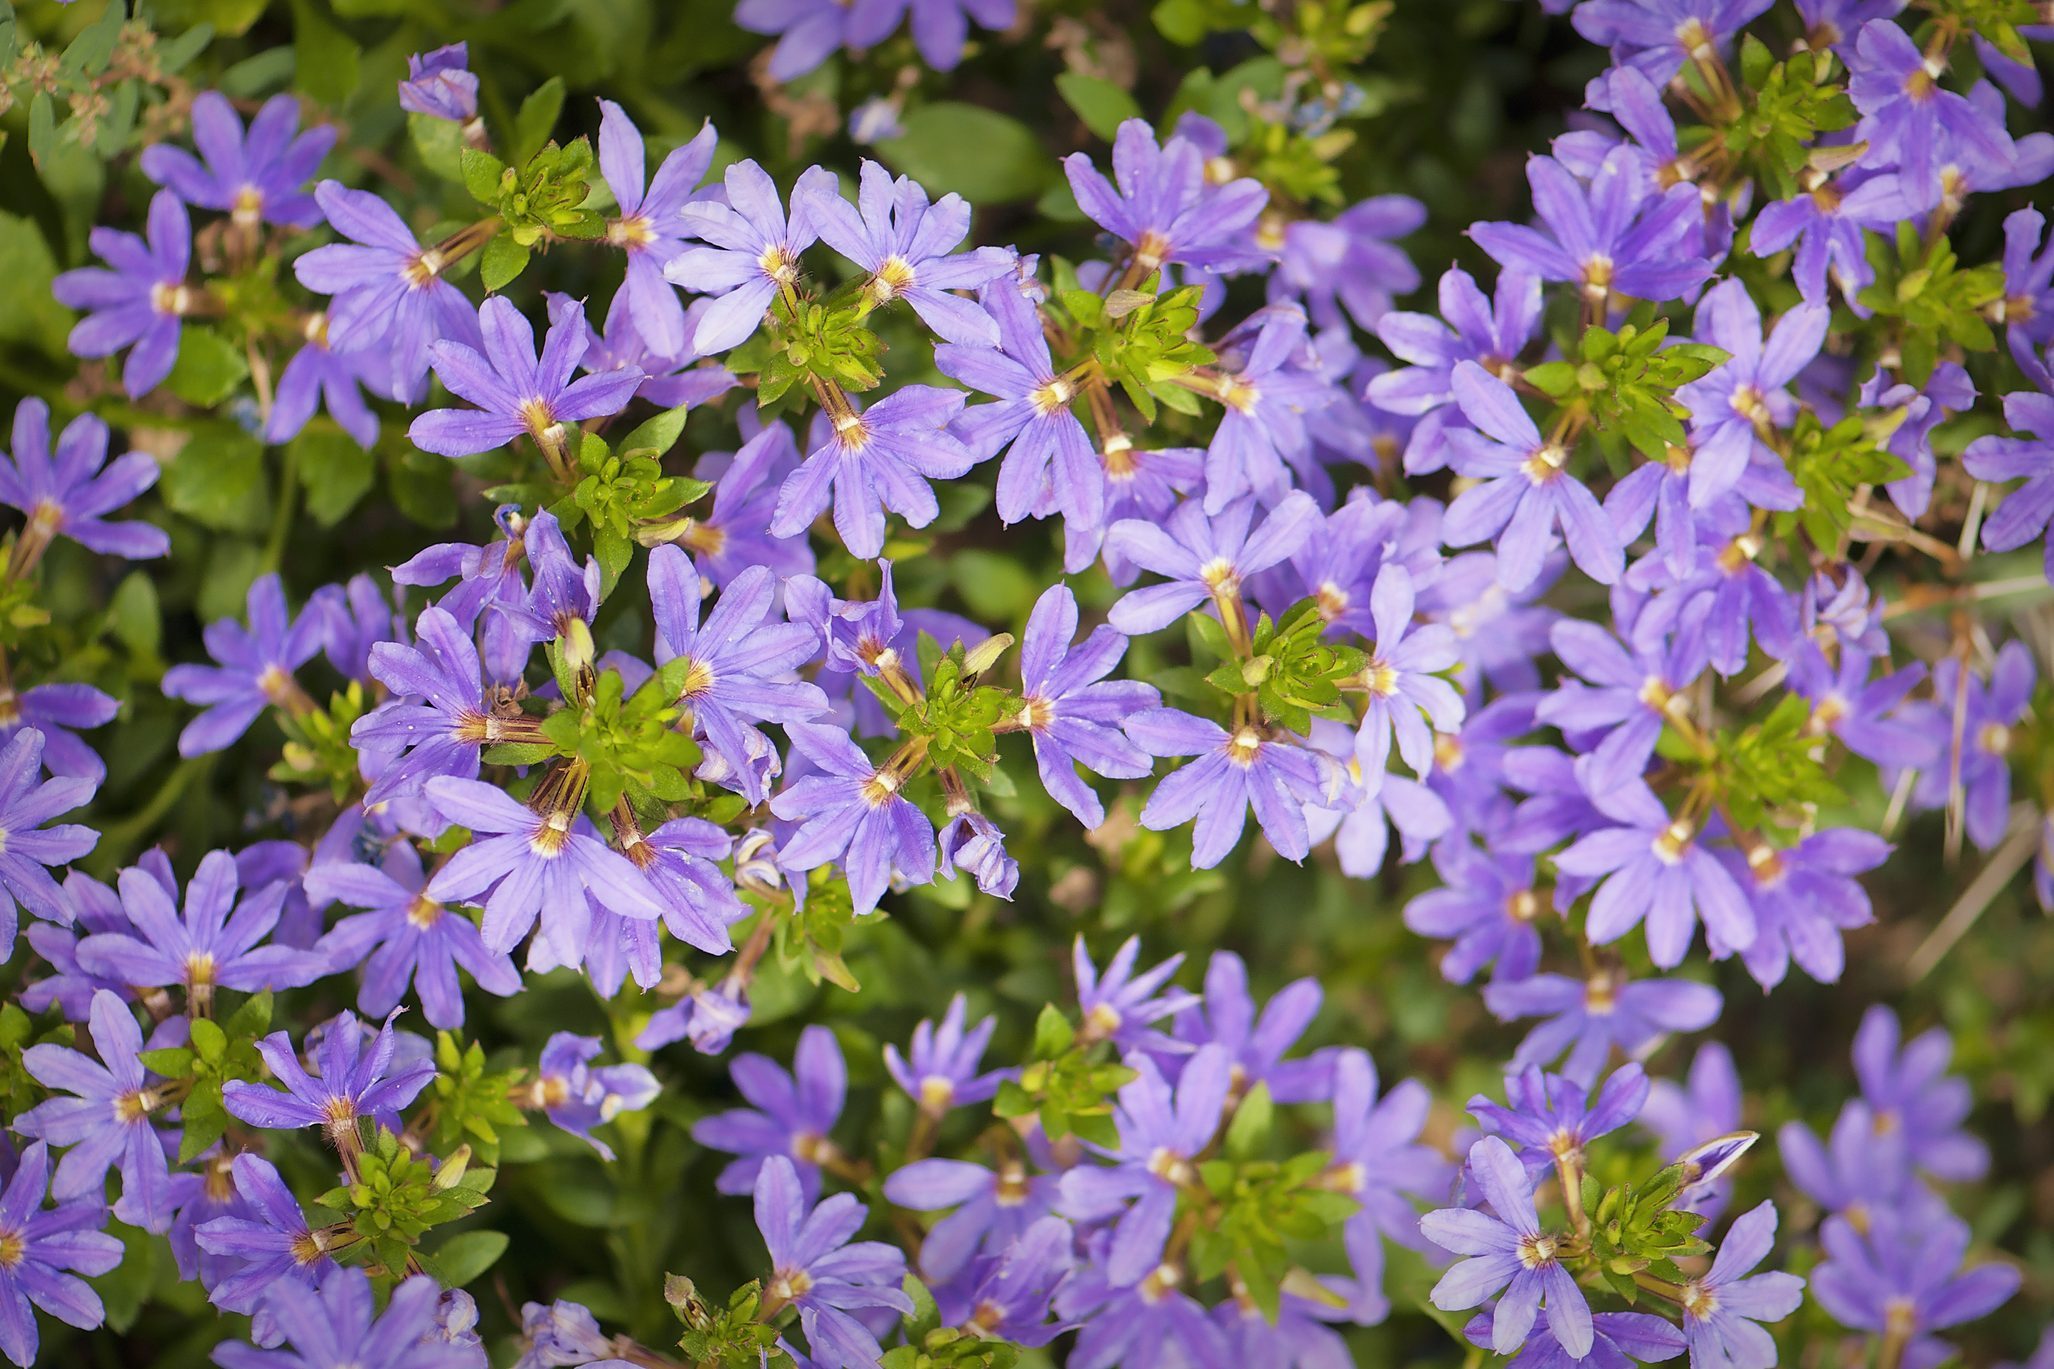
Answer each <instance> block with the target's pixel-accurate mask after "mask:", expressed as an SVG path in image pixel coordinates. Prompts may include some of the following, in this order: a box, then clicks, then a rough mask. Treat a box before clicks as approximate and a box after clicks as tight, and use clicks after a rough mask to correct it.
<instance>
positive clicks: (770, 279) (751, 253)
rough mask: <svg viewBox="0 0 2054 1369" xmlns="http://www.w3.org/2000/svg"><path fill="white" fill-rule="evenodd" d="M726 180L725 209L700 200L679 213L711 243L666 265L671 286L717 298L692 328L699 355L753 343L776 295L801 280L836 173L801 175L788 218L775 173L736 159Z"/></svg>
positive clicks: (817, 169)
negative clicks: (819, 201) (816, 214)
mask: <svg viewBox="0 0 2054 1369" xmlns="http://www.w3.org/2000/svg"><path fill="white" fill-rule="evenodd" d="M722 183H723V184H724V185H725V186H726V188H727V203H726V204H722V203H720V202H719V201H718V200H713V199H707V200H698V201H694V202H693V203H690V204H687V205H685V206H684V208H683V209H682V210H680V211H679V212H680V213H681V214H682V216H683V218H684V221H685V226H686V229H687V231H689V232H690V233H691V234H692V235H693V236H694V237H697V238H699V239H701V240H703V241H704V242H707V243H709V244H711V246H707V247H689V248H686V249H685V250H684V251H682V252H680V253H678V254H677V255H676V256H675V257H673V258H671V260H670V261H669V262H668V263H667V264H666V265H665V266H664V268H663V278H664V279H665V280H667V281H669V282H670V283H671V284H672V285H677V286H682V287H683V288H684V289H687V290H696V291H698V292H700V293H701V294H706V295H713V296H716V297H717V298H716V299H715V301H714V303H713V305H712V307H711V308H709V309H708V310H707V311H706V312H705V313H704V314H702V315H700V318H699V324H698V326H697V327H696V328H695V329H693V331H692V350H693V351H695V352H697V353H699V355H701V356H711V355H713V354H714V353H715V352H724V351H726V350H727V349H728V348H730V347H733V346H735V345H736V344H737V343H740V342H742V341H744V340H745V339H747V338H748V336H749V335H750V334H751V333H754V332H755V331H756V327H757V325H758V324H760V323H761V322H763V313H764V311H765V310H766V309H768V308H770V302H771V301H772V300H774V299H776V298H777V295H778V292H779V291H780V290H782V289H788V288H790V286H791V284H792V282H794V281H796V280H797V279H798V278H799V255H800V254H801V253H802V252H804V251H805V250H806V249H807V248H808V247H810V246H812V245H813V242H814V240H815V239H816V238H818V237H819V236H820V234H819V230H818V229H817V228H816V227H815V225H814V223H813V210H812V201H813V197H814V196H815V195H816V194H818V193H820V191H822V190H823V189H824V190H826V191H827V192H828V193H833V187H834V173H833V172H831V171H826V170H823V169H822V168H820V167H812V168H809V169H808V170H807V171H806V172H805V173H803V174H802V175H801V176H800V177H799V182H798V185H797V186H795V187H794V188H793V190H792V212H791V217H790V219H789V220H787V219H786V217H785V211H784V206H783V205H782V204H781V203H779V201H778V198H777V186H776V184H775V183H774V182H772V181H771V179H770V173H768V172H767V171H765V170H764V169H763V168H762V167H760V166H758V165H757V164H756V163H755V162H753V161H740V162H736V163H735V164H734V165H733V166H731V167H729V168H728V169H727V172H726V175H725V176H724V177H723V181H722Z"/></svg>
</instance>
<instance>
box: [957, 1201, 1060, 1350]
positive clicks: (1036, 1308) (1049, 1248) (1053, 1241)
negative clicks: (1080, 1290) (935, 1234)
mask: <svg viewBox="0 0 2054 1369" xmlns="http://www.w3.org/2000/svg"><path fill="white" fill-rule="evenodd" d="M930 1239H931V1238H930ZM1073 1244H1074V1237H1073V1235H1072V1233H1071V1231H1070V1224H1069V1223H1068V1222H1066V1221H1064V1220H1063V1219H1062V1218H1061V1217H1043V1218H1041V1219H1040V1220H1039V1221H1036V1222H1033V1223H1032V1224H1030V1225H1028V1226H1027V1228H1026V1229H1025V1230H1024V1231H1023V1232H1021V1233H1020V1235H1019V1236H1018V1238H1017V1239H1013V1240H1009V1241H1007V1242H1005V1243H1004V1244H1003V1245H1002V1246H1000V1247H999V1251H998V1253H997V1255H996V1258H994V1259H992V1260H990V1261H988V1262H985V1263H983V1264H981V1265H980V1266H979V1274H980V1277H979V1278H977V1280H976V1281H975V1282H974V1283H966V1284H964V1285H963V1286H962V1288H961V1292H960V1294H959V1293H957V1291H956V1290H955V1289H945V1290H938V1291H937V1293H936V1298H937V1300H938V1301H939V1300H941V1299H943V1298H947V1299H948V1300H947V1301H944V1302H942V1304H941V1314H942V1317H943V1321H944V1324H946V1325H950V1326H966V1327H969V1328H970V1329H971V1330H972V1331H973V1332H975V1333H976V1334H979V1335H984V1336H991V1337H995V1338H998V1339H1002V1340H1008V1341H1011V1342H1013V1343H1014V1344H1016V1345H1025V1346H1030V1347H1036V1346H1043V1345H1047V1344H1048V1343H1049V1342H1050V1341H1052V1340H1054V1339H1055V1338H1056V1337H1057V1336H1059V1335H1061V1334H1062V1333H1063V1332H1064V1331H1067V1330H1068V1329H1069V1327H1068V1325H1067V1324H1066V1323H1065V1322H1063V1321H1062V1320H1060V1319H1056V1320H1051V1319H1050V1318H1051V1313H1052V1310H1053V1309H1052V1308H1051V1307H1050V1306H1049V1304H1050V1301H1051V1300H1052V1299H1053V1298H1054V1296H1055V1293H1056V1290H1057V1288H1059V1287H1060V1286H1061V1285H1062V1283H1063V1280H1064V1279H1065V1277H1067V1276H1068V1274H1069V1272H1070V1270H1071V1267H1072V1266H1073V1265H1074V1264H1075V1261H1076V1256H1075V1254H1074V1253H1073V1252H1072V1250H1071V1247H1072V1245H1073ZM920 1254H921V1257H922V1259H923V1260H924V1259H925V1257H926V1255H927V1246H926V1245H925V1244H923V1245H922V1246H921V1247H920ZM925 1267H926V1266H925V1265H924V1264H923V1265H922V1268H925ZM958 1297H960V1299H961V1300H960V1302H958V1301H957V1299H958Z"/></svg>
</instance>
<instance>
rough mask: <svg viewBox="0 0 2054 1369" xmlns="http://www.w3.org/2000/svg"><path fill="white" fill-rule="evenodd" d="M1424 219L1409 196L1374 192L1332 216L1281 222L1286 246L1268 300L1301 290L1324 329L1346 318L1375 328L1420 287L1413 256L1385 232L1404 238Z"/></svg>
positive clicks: (1299, 294)
mask: <svg viewBox="0 0 2054 1369" xmlns="http://www.w3.org/2000/svg"><path fill="white" fill-rule="evenodd" d="M1425 222H1426V206H1425V205H1423V204H1421V203H1420V202H1419V201H1418V200H1415V199H1413V198H1412V197H1411V196H1410V195H1373V196H1371V197H1370V198H1369V199H1366V200H1363V201H1361V202H1360V203H1357V204H1354V205H1351V206H1350V207H1349V208H1347V209H1344V210H1342V211H1341V212H1340V213H1339V214H1336V215H1335V216H1334V217H1333V218H1332V219H1331V220H1327V221H1321V220H1319V219H1299V220H1297V221H1295V222H1293V223H1292V224H1290V225H1289V226H1288V227H1286V228H1285V229H1284V246H1283V250H1282V252H1281V253H1280V255H1279V256H1278V259H1277V266H1276V270H1275V272H1274V273H1273V274H1272V275H1271V276H1270V286H1269V290H1270V295H1269V297H1270V300H1271V301H1272V302H1275V301H1276V300H1278V299H1279V298H1289V297H1291V296H1296V297H1298V298H1300V299H1302V300H1304V301H1305V307H1306V310H1307V312H1308V313H1310V314H1311V315H1312V318H1313V321H1314V322H1315V323H1317V324H1318V325H1319V326H1320V327H1321V328H1334V327H1339V326H1340V325H1341V324H1342V323H1343V322H1345V319H1344V317H1343V314H1342V310H1343V309H1345V310H1346V311H1347V314H1346V317H1347V318H1352V319H1354V320H1355V322H1356V323H1358V324H1360V325H1361V326H1362V327H1364V328H1369V329H1375V328H1376V327H1377V325H1378V322H1379V320H1381V319H1382V318H1383V316H1384V315H1385V314H1386V313H1387V312H1388V311H1389V310H1390V307H1391V298H1392V296H1394V295H1404V294H1410V293H1411V292H1412V291H1414V290H1417V289H1418V288H1419V271H1418V269H1417V268H1416V267H1414V266H1413V264H1412V259H1411V258H1410V257H1408V256H1406V255H1405V253H1404V251H1403V250H1402V249H1400V248H1397V247H1393V246H1392V245H1391V244H1390V243H1389V242H1388V241H1387V239H1390V238H1402V237H1404V236H1406V235H1407V234H1409V233H1411V232H1413V231H1414V230H1416V229H1417V228H1419V226H1420V225H1421V224H1423V223H1425Z"/></svg>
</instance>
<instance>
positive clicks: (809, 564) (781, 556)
mask: <svg viewBox="0 0 2054 1369" xmlns="http://www.w3.org/2000/svg"><path fill="white" fill-rule="evenodd" d="M745 414H746V411H745ZM743 430H744V431H745V432H746V431H747V427H746V419H745V426H744V429H743ZM798 464H799V448H798V443H797V442H796V441H795V440H794V439H793V437H792V430H791V428H790V427H789V426H787V425H786V424H785V423H784V422H783V421H782V420H780V421H778V422H773V423H770V424H766V425H765V426H764V428H763V430H762V431H761V432H759V433H757V434H756V435H755V436H753V437H751V438H750V439H749V440H748V441H746V442H744V443H743V444H742V446H741V449H740V450H738V451H736V452H735V453H734V454H733V455H732V456H730V455H728V454H727V453H724V452H709V453H707V454H706V456H704V457H702V458H700V461H699V465H698V467H697V470H696V472H695V473H696V474H697V475H698V476H699V478H700V479H702V480H711V481H713V482H714V485H713V507H712V509H711V510H710V511H708V512H706V513H704V514H703V515H702V516H700V517H697V518H693V519H691V520H690V521H688V522H686V523H684V524H682V525H681V526H680V529H679V531H678V533H677V538H676V540H677V544H678V545H679V546H681V547H683V548H684V549H685V550H686V551H689V552H690V553H692V564H693V565H695V566H697V567H698V569H699V575H700V578H701V579H704V580H706V581H707V582H709V583H711V584H713V585H714V586H716V587H718V586H721V585H725V584H727V583H729V582H730V581H732V580H733V579H735V577H736V576H738V575H740V574H741V573H742V572H743V571H745V570H747V569H748V568H749V567H751V566H766V567H768V568H769V569H770V570H772V571H774V572H775V573H776V574H777V575H778V577H779V578H780V579H789V578H790V577H792V576H797V575H811V574H812V573H813V552H812V550H811V549H810V548H809V547H808V546H807V544H806V539H805V538H804V537H772V536H771V535H770V520H771V518H772V517H773V516H774V515H775V514H776V512H777V492H778V488H779V487H780V486H781V485H783V484H784V478H785V476H786V475H788V474H789V473H790V472H791V471H792V470H793V468H795V467H796V466H797V465H798Z"/></svg>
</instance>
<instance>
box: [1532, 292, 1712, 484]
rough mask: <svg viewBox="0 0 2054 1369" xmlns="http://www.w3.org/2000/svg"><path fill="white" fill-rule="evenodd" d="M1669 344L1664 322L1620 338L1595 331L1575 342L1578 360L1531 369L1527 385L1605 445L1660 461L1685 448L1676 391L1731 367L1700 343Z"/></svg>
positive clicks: (1623, 330)
mask: <svg viewBox="0 0 2054 1369" xmlns="http://www.w3.org/2000/svg"><path fill="white" fill-rule="evenodd" d="M1668 336H1669V321H1668V320H1667V319H1656V320H1654V322H1652V323H1650V324H1648V325H1646V326H1645V327H1642V326H1638V325H1635V324H1632V323H1628V324H1623V325H1621V327H1620V329H1619V331H1618V332H1616V333H1615V332H1613V331H1612V330H1611V329H1609V328H1606V327H1603V326H1602V325H1599V324H1592V325H1591V326H1590V327H1588V328H1586V329H1584V330H1583V336H1582V337H1581V338H1580V339H1579V340H1578V341H1577V345H1576V359H1575V360H1573V361H1551V362H1546V363H1544V364H1542V365H1539V366H1535V367H1532V368H1530V369H1528V370H1527V372H1526V376H1525V378H1526V381H1527V383H1528V384H1530V385H1532V386H1534V387H1535V388H1536V389H1539V390H1540V391H1541V392H1542V393H1544V394H1546V395H1547V396H1548V397H1549V398H1550V399H1553V400H1554V401H1555V402H1556V403H1557V404H1558V405H1560V406H1561V413H1562V417H1563V418H1564V419H1566V420H1567V421H1569V422H1570V423H1572V424H1580V423H1588V424H1589V425H1590V426H1591V427H1592V428H1593V429H1594V430H1595V431H1596V432H1597V434H1598V435H1599V437H1600V438H1601V439H1602V438H1619V439H1623V440H1624V441H1625V442H1627V443H1629V444H1630V445H1631V446H1632V447H1633V448H1634V449H1635V450H1636V451H1638V452H1639V453H1640V454H1641V455H1642V456H1645V457H1647V458H1649V459H1650V460H1657V461H1658V460H1661V459H1662V458H1663V457H1664V456H1665V455H1666V454H1667V453H1668V451H1669V449H1670V448H1671V447H1681V446H1683V445H1684V442H1685V435H1684V431H1683V423H1682V420H1683V419H1685V418H1687V417H1689V415H1690V410H1689V409H1688V408H1687V407H1685V406H1684V405H1683V403H1682V402H1681V401H1679V400H1678V399H1677V398H1676V391H1677V390H1678V389H1680V388H1681V387H1683V386H1685V385H1688V384H1689V383H1690V382H1691V381H1693V380H1697V379H1699V378H1701V377H1703V376H1705V375H1707V374H1709V373H1710V371H1711V370H1712V368H1713V367H1715V366H1717V365H1718V364H1719V363H1720V362H1722V361H1724V360H1725V359H1726V353H1724V352H1722V351H1720V350H1719V349H1718V348H1716V347H1709V346H1706V345H1704V344H1703V343H1696V342H1679V343H1676V344H1675V345H1674V346H1669V347H1664V346H1663V345H1662V344H1663V342H1664V341H1666V340H1667V338H1668Z"/></svg>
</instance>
